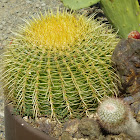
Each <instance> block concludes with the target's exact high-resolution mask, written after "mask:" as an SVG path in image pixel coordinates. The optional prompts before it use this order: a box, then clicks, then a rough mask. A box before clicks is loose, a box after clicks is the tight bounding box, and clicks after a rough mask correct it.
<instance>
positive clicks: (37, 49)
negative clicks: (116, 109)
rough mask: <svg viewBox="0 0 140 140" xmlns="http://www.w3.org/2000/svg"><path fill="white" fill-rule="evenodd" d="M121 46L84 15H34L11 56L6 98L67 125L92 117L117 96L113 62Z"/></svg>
mask: <svg viewBox="0 0 140 140" xmlns="http://www.w3.org/2000/svg"><path fill="white" fill-rule="evenodd" d="M117 43H118V39H117V38H116V34H114V33H112V30H111V29H109V28H108V27H107V26H105V24H101V23H100V22H97V21H95V20H92V18H86V17H84V16H83V15H80V16H79V15H76V14H75V13H67V12H66V11H65V10H64V11H63V12H60V11H59V10H58V11H57V12H56V14H54V13H53V12H51V11H48V12H46V14H45V15H43V14H41V15H40V16H39V17H33V19H30V20H28V21H26V24H25V26H23V27H22V28H21V30H20V31H19V32H18V33H17V35H16V36H15V38H14V39H13V41H12V44H11V45H10V46H9V47H8V48H7V51H6V53H5V56H4V65H5V66H4V69H3V70H2V71H3V73H2V76H3V77H2V81H3V83H4V84H3V88H4V89H5V95H6V97H7V99H9V100H11V101H12V103H13V105H15V108H16V110H17V111H18V112H19V113H20V114H21V115H27V116H28V115H31V116H33V117H38V116H40V115H45V116H46V115H47V116H50V117H52V118H56V119H58V120H63V121H64V120H65V119H68V118H70V117H82V116H83V115H88V114H89V113H90V112H93V111H95V110H96V107H97V105H98V101H99V100H100V98H102V97H104V96H110V95H114V94H117V86H116V84H115V82H114V81H115V80H117V79H118V78H117V76H116V75H115V73H114V72H113V69H112V67H111V64H110V63H111V60H110V58H111V54H112V52H113V50H114V48H115V46H116V44H117ZM7 91H8V92H7Z"/></svg>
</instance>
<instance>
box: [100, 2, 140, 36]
mask: <svg viewBox="0 0 140 140" xmlns="http://www.w3.org/2000/svg"><path fill="white" fill-rule="evenodd" d="M101 5H102V9H103V11H104V13H105V15H106V16H107V17H108V19H109V20H110V22H111V23H112V24H113V25H114V27H115V28H116V29H117V30H119V34H120V35H121V36H122V37H123V38H127V36H128V34H129V33H130V32H131V31H133V30H137V31H140V8H139V3H138V0H101Z"/></svg>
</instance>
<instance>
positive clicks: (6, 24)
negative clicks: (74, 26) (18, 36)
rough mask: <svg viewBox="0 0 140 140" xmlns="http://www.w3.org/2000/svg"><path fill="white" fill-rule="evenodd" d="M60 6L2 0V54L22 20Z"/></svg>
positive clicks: (0, 139)
mask: <svg viewBox="0 0 140 140" xmlns="http://www.w3.org/2000/svg"><path fill="white" fill-rule="evenodd" d="M58 6H59V7H60V8H61V7H63V5H62V3H61V2H60V0H0V54H2V52H3V48H4V47H5V46H6V45H7V43H8V40H9V39H10V38H11V37H12V36H13V34H12V31H15V30H17V29H18V25H19V24H20V25H21V24H24V21H23V20H22V19H27V18H29V17H30V16H31V15H35V14H36V13H37V12H39V11H41V12H42V13H44V12H45V10H47V9H48V8H55V9H56V8H57V7H58ZM0 85H1V84H0ZM4 137H5V136H4V97H3V92H2V90H0V140H4V139H5V138H4Z"/></svg>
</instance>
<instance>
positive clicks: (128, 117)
mask: <svg viewBox="0 0 140 140" xmlns="http://www.w3.org/2000/svg"><path fill="white" fill-rule="evenodd" d="M97 117H98V121H99V124H100V125H101V127H102V128H104V129H105V130H106V131H108V132H110V133H114V134H119V133H121V132H123V133H127V134H128V135H130V136H131V137H133V138H134V139H136V140H139V138H140V124H139V123H138V122H136V120H135V119H134V118H133V115H132V113H131V109H130V107H129V106H128V105H127V104H126V103H125V102H124V101H122V100H120V99H118V98H108V99H106V100H104V101H103V102H102V103H101V104H100V106H99V107H98V109H97Z"/></svg>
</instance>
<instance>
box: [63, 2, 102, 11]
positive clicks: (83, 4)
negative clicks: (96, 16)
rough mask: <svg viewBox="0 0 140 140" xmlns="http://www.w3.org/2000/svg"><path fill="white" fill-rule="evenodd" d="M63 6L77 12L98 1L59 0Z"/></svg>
mask: <svg viewBox="0 0 140 140" xmlns="http://www.w3.org/2000/svg"><path fill="white" fill-rule="evenodd" d="M61 1H63V3H64V5H65V6H67V7H70V8H71V9H73V10H77V9H80V8H83V7H88V6H91V5H93V4H95V3H97V2H99V1H100V0H61Z"/></svg>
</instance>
